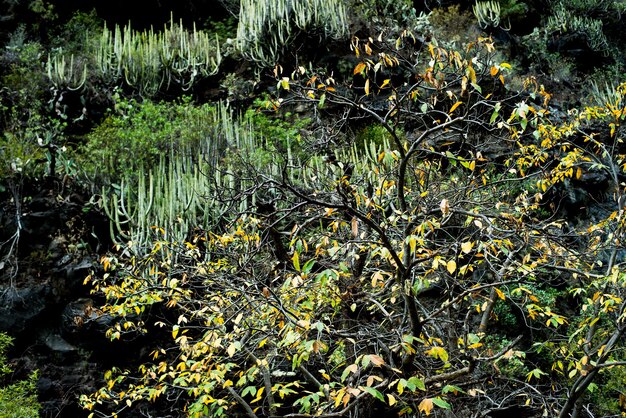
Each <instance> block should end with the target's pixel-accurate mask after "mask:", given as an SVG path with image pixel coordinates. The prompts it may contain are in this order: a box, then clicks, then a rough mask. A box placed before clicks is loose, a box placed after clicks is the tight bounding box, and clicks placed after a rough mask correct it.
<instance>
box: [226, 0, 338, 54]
mask: <svg viewBox="0 0 626 418" xmlns="http://www.w3.org/2000/svg"><path fill="white" fill-rule="evenodd" d="M295 28H297V29H300V30H303V31H311V30H316V29H317V30H321V31H322V32H323V35H324V37H325V38H334V39H339V38H343V37H345V36H346V35H347V33H348V13H347V8H346V5H345V2H342V1H340V0H260V1H257V0H242V1H241V8H240V11H239V25H238V27H237V48H238V49H239V51H240V52H241V53H242V55H243V56H244V57H246V58H247V59H249V60H251V61H255V62H257V63H259V64H261V65H265V66H271V65H274V64H275V63H276V61H277V60H278V57H279V55H280V52H281V50H282V49H283V47H284V46H286V45H288V44H289V42H290V40H291V37H292V34H293V32H294V29H295Z"/></svg>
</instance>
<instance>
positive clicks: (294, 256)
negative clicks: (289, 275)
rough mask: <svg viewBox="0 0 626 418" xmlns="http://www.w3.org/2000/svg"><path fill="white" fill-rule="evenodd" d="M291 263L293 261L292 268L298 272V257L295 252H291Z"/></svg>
mask: <svg viewBox="0 0 626 418" xmlns="http://www.w3.org/2000/svg"><path fill="white" fill-rule="evenodd" d="M291 261H293V266H294V268H295V269H296V271H300V255H299V254H298V252H297V251H294V252H293V257H291Z"/></svg>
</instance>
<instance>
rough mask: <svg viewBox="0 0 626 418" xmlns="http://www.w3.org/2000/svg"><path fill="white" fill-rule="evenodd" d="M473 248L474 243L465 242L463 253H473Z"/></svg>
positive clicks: (462, 246)
mask: <svg viewBox="0 0 626 418" xmlns="http://www.w3.org/2000/svg"><path fill="white" fill-rule="evenodd" d="M473 246H474V243H473V242H471V241H467V242H464V243H463V244H461V251H463V252H464V253H465V254H468V253H469V252H470V251H472V247H473Z"/></svg>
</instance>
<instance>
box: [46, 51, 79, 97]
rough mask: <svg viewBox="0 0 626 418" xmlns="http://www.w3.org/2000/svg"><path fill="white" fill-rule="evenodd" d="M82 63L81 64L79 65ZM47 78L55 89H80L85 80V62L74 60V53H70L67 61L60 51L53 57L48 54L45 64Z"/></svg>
mask: <svg viewBox="0 0 626 418" xmlns="http://www.w3.org/2000/svg"><path fill="white" fill-rule="evenodd" d="M81 64H82V65H81ZM46 68H47V74H48V79H49V80H50V81H51V82H52V84H53V85H54V86H55V87H56V88H57V89H68V90H72V91H75V90H81V89H82V88H83V87H84V86H85V81H86V80H87V63H86V62H82V63H81V62H80V60H77V61H75V60H74V55H73V54H72V55H70V58H69V62H67V60H66V58H65V56H64V55H63V54H62V51H61V52H60V53H59V54H56V55H54V56H53V57H51V56H50V54H48V63H47V65H46Z"/></svg>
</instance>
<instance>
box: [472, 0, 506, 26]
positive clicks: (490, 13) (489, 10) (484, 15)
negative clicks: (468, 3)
mask: <svg viewBox="0 0 626 418" xmlns="http://www.w3.org/2000/svg"><path fill="white" fill-rule="evenodd" d="M472 10H473V11H474V16H476V19H477V20H478V25H479V26H480V27H481V28H482V29H486V28H488V27H490V26H492V27H498V26H499V25H500V3H498V2H497V1H492V0H489V1H477V2H476V4H474V6H472Z"/></svg>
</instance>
